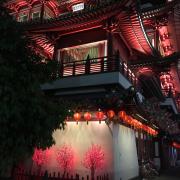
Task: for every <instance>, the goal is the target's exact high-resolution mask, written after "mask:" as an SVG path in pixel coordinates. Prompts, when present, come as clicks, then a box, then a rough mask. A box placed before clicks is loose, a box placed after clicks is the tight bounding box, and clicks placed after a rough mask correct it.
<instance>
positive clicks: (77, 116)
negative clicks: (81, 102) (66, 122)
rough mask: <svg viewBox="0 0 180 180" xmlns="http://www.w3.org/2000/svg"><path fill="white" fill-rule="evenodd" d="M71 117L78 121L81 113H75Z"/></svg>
mask: <svg viewBox="0 0 180 180" xmlns="http://www.w3.org/2000/svg"><path fill="white" fill-rule="evenodd" d="M73 117H74V120H75V121H79V120H80V119H81V114H80V113H75V114H74V116H73Z"/></svg>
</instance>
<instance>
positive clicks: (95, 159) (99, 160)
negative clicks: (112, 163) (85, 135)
mask: <svg viewBox="0 0 180 180" xmlns="http://www.w3.org/2000/svg"><path fill="white" fill-rule="evenodd" d="M104 155H105V154H104V151H103V149H102V147H101V146H100V145H96V144H92V146H91V147H90V148H89V149H88V151H87V152H86V154H85V156H84V159H83V165H84V167H85V168H87V169H90V171H91V179H92V180H94V177H95V172H96V170H98V169H101V168H102V167H103V166H104V164H105V158H104Z"/></svg>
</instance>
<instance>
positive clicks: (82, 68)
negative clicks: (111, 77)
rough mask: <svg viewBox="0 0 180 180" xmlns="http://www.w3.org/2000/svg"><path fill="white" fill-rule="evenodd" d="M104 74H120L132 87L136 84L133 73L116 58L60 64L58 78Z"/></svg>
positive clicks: (100, 58)
mask: <svg viewBox="0 0 180 180" xmlns="http://www.w3.org/2000/svg"><path fill="white" fill-rule="evenodd" d="M106 72H121V73H122V74H123V75H124V76H125V77H126V78H127V79H128V80H129V81H130V82H132V84H133V85H135V84H136V80H137V79H136V77H135V75H134V73H133V72H132V71H131V70H130V69H129V68H128V66H127V64H126V63H125V62H123V61H122V60H121V59H120V58H117V57H115V56H114V57H107V56H106V57H99V58H93V59H86V60H80V61H71V62H64V63H63V62H62V63H61V64H60V72H59V76H60V77H69V76H78V75H89V74H96V73H106Z"/></svg>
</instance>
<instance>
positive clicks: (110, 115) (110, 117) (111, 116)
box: [107, 110, 115, 119]
mask: <svg viewBox="0 0 180 180" xmlns="http://www.w3.org/2000/svg"><path fill="white" fill-rule="evenodd" d="M107 116H108V118H109V119H112V118H114V116H115V112H114V111H113V110H109V111H108V112H107Z"/></svg>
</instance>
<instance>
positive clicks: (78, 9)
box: [72, 3, 84, 12]
mask: <svg viewBox="0 0 180 180" xmlns="http://www.w3.org/2000/svg"><path fill="white" fill-rule="evenodd" d="M82 9H84V3H79V4H76V5H74V6H72V10H73V12H76V11H80V10H82Z"/></svg>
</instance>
